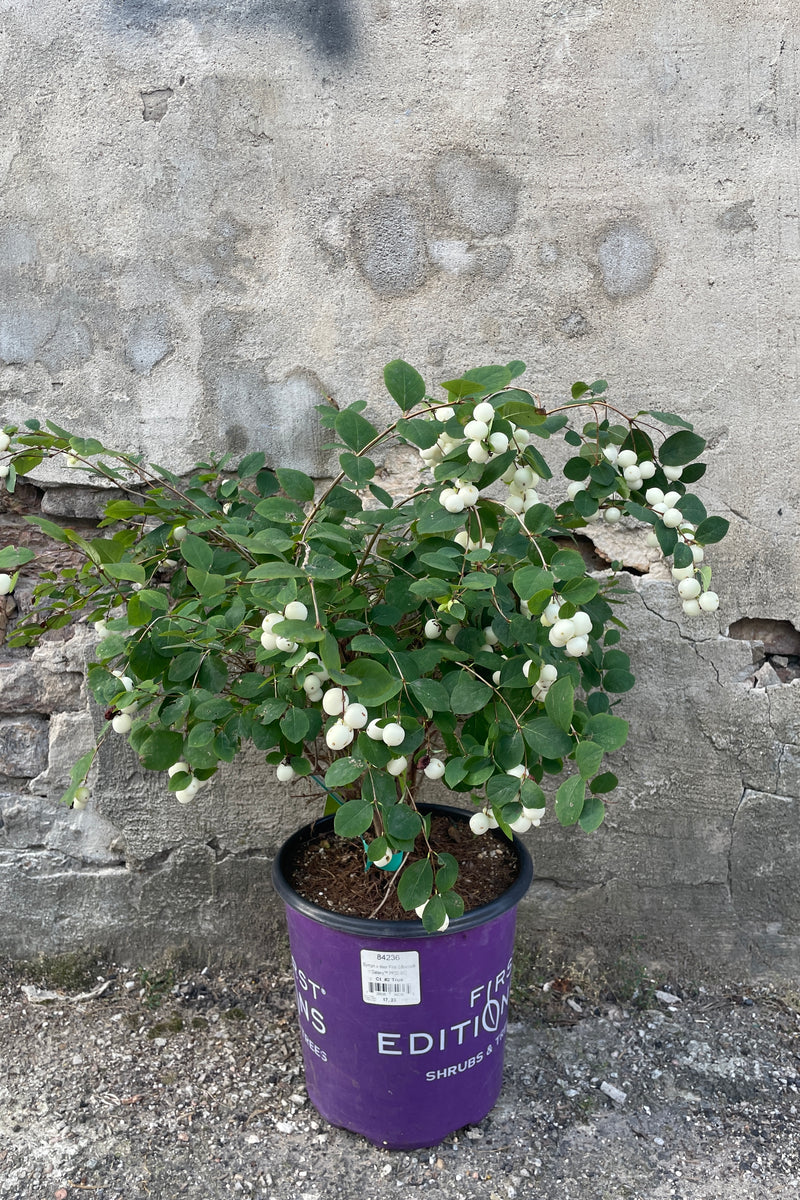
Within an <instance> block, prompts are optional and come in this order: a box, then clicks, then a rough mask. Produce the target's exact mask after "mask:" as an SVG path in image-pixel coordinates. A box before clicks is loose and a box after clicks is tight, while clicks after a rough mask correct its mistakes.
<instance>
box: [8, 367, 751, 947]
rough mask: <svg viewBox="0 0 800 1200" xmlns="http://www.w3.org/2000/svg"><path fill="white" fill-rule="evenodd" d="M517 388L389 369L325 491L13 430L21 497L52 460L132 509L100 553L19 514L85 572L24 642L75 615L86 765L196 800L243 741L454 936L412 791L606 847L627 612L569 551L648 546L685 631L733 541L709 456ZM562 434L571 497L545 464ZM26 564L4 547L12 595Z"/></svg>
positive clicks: (40, 614) (452, 890)
mask: <svg viewBox="0 0 800 1200" xmlns="http://www.w3.org/2000/svg"><path fill="white" fill-rule="evenodd" d="M523 370H524V364H523V363H520V362H512V363H509V364H508V366H491V367H482V368H478V369H476V370H472V371H468V372H467V373H466V374H465V375H464V376H463V377H461V378H459V379H454V380H450V381H448V382H446V383H444V384H443V385H442V387H443V394H441V393H440V394H439V395H438V396H433V395H431V394H429V392H428V391H427V389H426V386H425V383H424V382H423V380H422V378H421V377H420V375H419V374H418V373H417V372H416V371H415V370H414V369H413V368H412V367H411V366H409V365H408V364H407V363H405V362H403V361H401V360H396V361H394V362H391V363H390V364H389V365H388V366H387V368H386V370H385V382H386V386H387V388H388V391H389V393H390V395H391V396H392V398H393V399H394V401H395V402H396V404H397V406H398V408H399V410H400V412H399V416H398V418H397V419H396V420H395V421H393V422H392V423H391V424H390V425H389V426H388V428H386V429H384V430H382V431H379V430H378V429H377V428H376V427H375V426H374V425H373V424H372V423H371V422H370V421H369V420H368V419H367V417H365V416H364V413H363V410H364V408H365V405H364V404H363V403H361V402H359V403H355V404H351V405H349V406H348V407H347V408H344V409H339V408H338V407H336V406H334V405H331V404H325V405H322V406H320V410H319V412H320V420H321V422H322V424H323V426H325V427H326V428H327V429H328V430H329V432H330V438H331V441H332V443H333V446H334V448H335V450H336V452H337V455H338V464H339V473H338V474H337V475H336V477H335V478H334V479H333V480H332V481H331V482H329V483H326V484H324V485H323V486H321V487H320V486H316V485H315V483H314V481H313V480H312V479H310V478H309V477H308V476H307V475H305V474H304V473H303V472H301V471H298V470H295V469H293V468H291V467H275V468H274V469H273V468H271V467H269V466H268V465H267V458H266V456H265V454H264V453H261V452H256V453H251V454H248V455H247V456H246V457H245V458H244V459H243V460H242V461H241V462H240V463H239V464H238V466H232V465H231V464H230V463H229V462H228V461H227V460H225V459H223V460H220V461H209V462H205V463H200V464H199V465H198V466H197V467H196V468H195V469H194V471H193V473H192V474H191V477H190V478H188V479H183V480H182V479H180V478H179V477H178V476H176V475H175V474H173V473H172V472H170V471H169V470H167V469H165V468H163V467H159V466H154V465H146V464H145V463H144V461H143V460H142V459H141V458H140V457H138V456H136V455H132V454H126V453H119V452H117V451H113V450H110V449H108V448H107V447H105V446H103V445H102V444H101V443H100V442H98V441H97V440H95V439H93V438H84V437H76V436H75V435H73V434H72V433H70V432H68V431H67V430H64V429H61V428H59V427H57V426H55V425H53V424H52V423H51V422H47V423H46V426H45V427H42V426H41V425H40V424H39V423H38V422H37V421H29V422H27V423H26V426H25V427H24V428H12V427H10V426H9V427H7V429H6V432H3V433H0V451H1V452H0V474H2V476H4V478H5V482H6V486H7V487H8V488H9V490H13V488H14V486H15V481H16V479H17V478H18V477H19V476H21V475H27V474H29V473H31V472H33V471H35V470H36V468H37V467H38V466H39V465H40V464H41V463H42V461H43V460H44V459H51V460H52V459H54V460H60V461H62V462H63V463H65V464H69V465H70V466H71V467H73V468H74V469H76V470H78V471H80V472H87V473H89V474H90V475H91V477H92V479H93V480H98V479H100V480H102V481H105V482H106V483H108V484H111V485H113V486H114V487H115V488H117V489H118V494H117V496H116V497H115V498H114V499H112V500H111V502H110V503H109V504H108V506H107V508H106V510H105V517H104V520H103V521H102V522H101V525H100V528H99V529H98V530H97V536H94V537H84V536H83V535H81V534H80V533H78V532H76V531H74V530H72V529H68V528H62V527H61V526H60V525H57V524H55V523H53V522H51V521H48V520H45V519H44V518H42V517H39V516H31V517H29V518H27V519H28V520H30V521H31V522H32V523H33V524H35V525H37V526H38V527H39V529H40V530H42V531H43V532H44V533H45V534H47V535H49V536H50V537H51V538H52V539H53V540H55V541H56V542H61V543H64V545H65V546H66V547H68V548H70V549H71V550H73V551H74V552H75V557H74V565H71V566H68V567H66V568H64V569H62V570H61V571H59V572H57V573H56V572H52V571H44V572H42V573H40V576H39V582H38V584H37V586H36V588H35V592H34V597H35V599H34V603H33V606H32V608H31V610H30V611H29V612H28V613H27V614H26V615H25V616H24V617H23V618H22V619H21V620H20V621H19V623H18V624H17V625H16V627H15V629H14V631H13V635H12V637H11V639H10V640H11V642H12V644H13V645H16V646H23V645H28V644H31V643H35V642H36V641H37V640H38V639H39V638H41V637H42V635H44V634H45V633H46V632H47V631H48V630H52V629H56V628H58V627H60V626H64V625H66V624H68V623H70V622H72V621H73V620H75V619H76V618H77V617H79V616H83V617H85V618H88V620H90V621H92V622H93V623H94V628H95V630H96V632H97V634H98V639H99V640H98V643H97V646H96V651H95V656H94V661H93V662H92V663H91V665H90V666H89V668H88V679H89V684H90V687H91V690H92V692H93V694H94V696H95V698H96V699H97V700H98V701H99V703H100V704H101V705H102V707H103V708H104V709H105V710H106V719H107V725H106V729H105V730H104V732H103V734H102V735H101V738H100V740H99V742H98V748H99V745H100V743H102V741H103V740H104V738H105V737H106V736H109V737H114V736H121V737H125V738H127V739H128V740H129V742H130V744H131V746H132V747H133V749H134V750H135V751H136V752H137V754H138V755H139V757H140V759H141V762H142V764H143V765H144V766H145V767H146V768H149V769H151V770H154V771H163V772H164V773H165V784H164V786H165V789H168V790H169V792H170V793H172V794H173V795H174V797H175V800H176V801H177V802H179V803H184V804H188V803H191V801H192V800H193V799H194V797H195V796H196V795H197V793H198V791H199V790H200V789H201V788H202V787H204V786H205V785H206V784H207V783H208V781H209V780H210V779H212V778H213V777H214V775H215V774H216V772H217V771H218V770H220V769H221V768H222V767H223V766H224V764H225V763H229V762H231V761H232V760H233V759H234V758H235V757H236V754H237V752H238V751H239V749H240V748H241V747H242V746H243V745H244V744H245V743H246V742H253V743H254V744H255V746H256V747H257V748H258V749H259V750H260V751H262V752H263V753H264V755H265V758H266V762H267V763H271V764H272V766H273V768H274V771H275V775H276V777H277V780H278V781H279V782H280V783H281V784H284V785H288V784H291V783H292V781H294V780H296V779H298V778H301V777H311V779H312V780H314V781H316V783H317V784H318V785H319V788H320V794H321V795H324V796H325V797H326V801H327V804H328V806H329V810H333V811H335V822H334V824H335V829H336V831H337V832H338V833H339V834H341V835H342V836H343V837H345V838H353V839H356V843H357V844H363V848H364V855H365V864H366V865H367V866H368V867H370V866H371V867H374V868H377V869H383V870H386V871H390V872H392V875H393V876H394V875H395V873H396V883H397V890H398V896H399V899H400V901H401V903H402V904H403V906H404V907H405V908H406V909H407V910H408V911H409V912H410V911H412V910H414V909H416V910H417V912H418V913H419V914H420V915H421V916H422V919H423V922H424V924H425V927H426V928H427V929H429V930H431V931H434V930H437V929H442V928H445V927H446V925H447V923H448V921H449V920H450V918H452V917H454V916H457V915H458V914H459V913H460V912H461V911H462V908H463V905H462V902H461V899H460V897H459V895H458V863H457V862H456V861H455V859H454V858H453V857H452V856H451V855H449V854H447V853H445V852H439V851H438V850H437V848H436V845H435V844H434V843H433V842H432V840H431V822H430V818H429V816H427V815H425V814H424V813H423V812H421V811H420V809H419V807H418V798H419V794H420V786H421V784H423V782H424V780H425V779H431V780H439V781H441V782H442V783H443V784H444V785H445V786H446V787H447V788H449V790H450V791H451V792H454V793H456V795H457V796H458V798H459V799H460V800H461V801H462V802H466V803H467V804H468V805H469V804H472V805H473V806H474V808H475V812H474V814H473V816H472V818H471V821H470V825H471V827H472V830H473V832H474V833H475V834H476V835H480V834H483V833H485V831H486V830H487V829H489V828H491V827H495V828H496V827H498V826H499V827H500V829H501V830H502V831H503V832H504V833H506V834H509V835H510V834H511V833H513V832H520V833H521V832H525V831H527V830H528V829H530V828H531V826H536V825H538V824H539V823H540V821H541V820H542V816H543V814H544V812H545V809H546V807H547V804H548V802H549V801H550V799H551V792H552V793H554V795H553V796H552V801H553V806H554V809H555V815H556V817H557V819H558V820H559V821H560V822H561V823H562V824H563V825H573V824H576V823H577V824H579V825H580V826H581V827H582V828H583V829H584V830H586V831H591V830H594V829H596V828H597V827H598V826H599V825H600V823H601V822H602V820H603V816H604V813H605V808H606V802H607V798H608V795H609V793H611V792H612V791H613V789H614V788H615V786H616V784H617V778H616V776H615V775H614V774H613V773H612V771H611V770H609V769H608V767H607V765H606V755H607V754H610V753H611V752H613V751H615V750H617V749H619V748H620V747H621V746H622V745H623V744H624V742H625V740H626V737H627V734H628V724H627V722H626V721H625V720H623V718H622V717H620V716H618V715H616V714H615V712H614V705H615V702H616V699H617V697H619V695H620V694H622V693H625V692H627V691H629V689H630V688H632V687H633V685H634V677H633V675H632V674H631V670H630V662H629V659H628V656H627V654H626V653H625V652H624V650H623V649H621V647H620V641H621V634H622V631H623V630H624V628H625V626H624V623H623V621H622V619H621V618H620V616H619V615H618V613H619V611H620V610H619V605H620V603H621V602H622V599H623V595H622V594H621V592H620V589H619V584H618V580H617V576H616V573H615V570H614V569H613V567H612V570H610V571H608V572H600V573H597V572H594V571H592V570H591V569H590V568H589V567H587V564H586V561H585V560H584V557H583V556H582V555H581V553H580V551H579V548H578V546H579V541H578V538H577V537H576V535H579V534H580V531H581V530H584V529H585V528H586V526H588V525H590V524H592V523H593V522H598V521H607V522H610V523H612V524H613V523H615V522H618V521H620V520H621V519H622V518H623V517H625V518H633V520H634V521H637V522H643V523H645V524H646V525H648V526H649V527H650V532H649V534H648V538H649V540H650V541H651V542H652V543H653V544H657V545H658V546H659V547H660V549H661V551H662V552H663V554H664V555H665V556H666V557H667V558H668V559H671V561H672V563H673V567H672V573H673V575H674V576H675V579H676V581H677V588H678V597H676V604H682V607H683V611H684V612H685V613H686V614H688V615H690V616H698V617H699V616H702V615H703V614H704V613H710V612H713V611H714V610H715V609H716V607H717V605H718V599H717V596H716V594H715V592H713V591H711V590H710V587H709V584H710V579H711V572H710V568H709V567H708V565H707V564H706V562H705V547H706V546H707V545H708V544H709V543H713V542H716V541H718V540H719V539H720V538H721V537H722V536H723V535H724V534H725V532H726V529H727V522H726V521H725V520H723V519H721V518H719V517H716V516H709V515H708V514H707V513H706V509H705V508H704V506H703V504H702V502H701V500H700V499H699V498H698V497H697V496H696V495H695V494H693V493H692V492H691V491H690V490H689V488H690V487H691V485H692V484H693V483H695V482H696V481H697V480H699V479H700V478H701V476H702V475H703V473H704V471H705V466H704V464H702V463H701V462H698V461H697V460H698V457H699V456H700V455H701V454H702V452H703V450H704V448H705V442H704V440H703V438H702V437H700V436H699V435H698V434H697V433H695V432H694V430H693V428H692V426H691V425H690V424H689V423H688V422H686V421H684V420H683V419H681V418H679V417H677V416H674V415H672V414H670V413H664V412H657V411H639V412H636V413H635V414H633V415H626V414H625V413H623V412H622V411H621V410H620V409H619V408H618V407H617V406H616V405H615V404H612V403H610V401H609V400H608V393H607V386H606V383H605V382H604V381H602V380H600V381H597V382H595V383H593V384H591V385H587V384H585V383H579V384H576V385H575V386H574V387H573V389H572V396H571V399H570V400H569V402H568V403H566V404H564V405H560V406H558V407H555V408H551V409H550V411H546V409H545V408H544V407H542V405H541V404H540V403H539V402H538V400H537V399H536V397H535V396H534V395H532V393H531V392H529V391H528V390H526V389H524V388H522V387H520V386H516V385H515V384H514V383H513V381H514V380H515V379H516V378H517V377H518V376H519V375H520V374H521V373H522V372H523ZM570 418H577V422H576V421H575V420H573V421H570ZM556 435H561V436H563V439H564V441H565V442H566V444H567V447H568V450H569V455H568V457H567V459H566V463H565V465H564V466H563V475H564V476H565V477H566V487H565V488H561V487H559V486H558V485H557V484H556V482H555V481H554V479H553V472H552V470H551V468H550V466H548V463H547V460H546V458H545V454H544V451H546V449H547V446H548V442H549V441H550V440H551V439H553V438H555V437H556ZM398 442H399V443H403V444H405V445H407V446H412V447H416V449H417V450H418V452H419V457H420V459H421V471H420V478H419V482H418V484H417V486H416V487H414V489H413V490H412V491H410V492H407V491H404V492H403V493H402V494H400V495H395V494H392V493H391V492H390V491H389V490H386V489H384V488H383V487H382V486H380V485H379V484H378V483H377V482H376V475H377V471H378V463H379V462H380V461H381V460H382V461H384V462H388V463H390V462H391V459H390V458H389V457H387V451H388V450H389V449H390V448H391V446H392V445H393V444H396V443H398ZM561 460H562V461H563V454H562V456H561ZM32 557H33V555H32V554H31V553H30V551H27V550H25V549H22V550H17V549H14V548H12V547H9V548H7V549H6V550H4V551H2V554H0V568H2V571H3V573H2V574H0V592H5V593H7V592H8V591H10V590H12V589H13V588H14V586H15V584H16V580H17V574H11V573H10V572H12V571H16V570H17V569H18V568H19V567H20V566H22V565H23V564H24V563H25V562H27V561H29V560H30V559H31V558H32ZM96 754H97V748H96V749H95V750H94V751H92V752H91V753H89V754H87V755H85V756H84V757H83V758H81V760H80V761H79V762H78V763H76V765H75V768H74V771H73V782H72V787H71V788H70V789H69V791H68V792H67V793H66V796H65V797H64V799H65V801H66V802H68V803H70V804H72V805H73V806H74V807H76V808H81V807H85V805H86V804H87V803H88V801H89V791H88V786H87V776H88V774H89V770H90V768H91V766H92V763H93V760H94V757H95V755H96ZM550 777H553V778H554V783H553V786H552V787H550V786H548V779H549V778H550ZM412 853H413V858H411V859H409V856H410V855H412Z"/></svg>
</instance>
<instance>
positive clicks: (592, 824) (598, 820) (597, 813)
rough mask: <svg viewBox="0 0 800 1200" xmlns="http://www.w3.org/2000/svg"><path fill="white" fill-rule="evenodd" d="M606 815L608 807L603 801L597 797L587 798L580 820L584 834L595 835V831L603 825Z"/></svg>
mask: <svg viewBox="0 0 800 1200" xmlns="http://www.w3.org/2000/svg"><path fill="white" fill-rule="evenodd" d="M605 815H606V806H605V804H603V801H602V800H598V798H597V796H594V795H593V796H587V797H586V799H585V801H584V803H583V808H582V809H581V815H580V817H579V818H578V821H579V823H580V827H581V829H582V830H583V832H584V833H594V831H595V829H599V827H600V826H601V825H602V824H603V818H604V817H605Z"/></svg>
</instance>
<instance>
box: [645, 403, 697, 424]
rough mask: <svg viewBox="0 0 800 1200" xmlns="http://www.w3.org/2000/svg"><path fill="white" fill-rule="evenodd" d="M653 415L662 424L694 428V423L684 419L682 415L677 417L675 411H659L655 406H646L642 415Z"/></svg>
mask: <svg viewBox="0 0 800 1200" xmlns="http://www.w3.org/2000/svg"><path fill="white" fill-rule="evenodd" d="M648 415H649V416H651V417H655V419H656V420H657V421H660V422H661V423H662V425H680V426H682V428H683V429H694V425H692V424H691V422H690V421H684V419H683V417H677V416H676V415H675V413H670V412H660V411H659V410H658V409H657V408H648V409H647V410H646V412H645V413H643V416H648Z"/></svg>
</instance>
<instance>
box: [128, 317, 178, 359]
mask: <svg viewBox="0 0 800 1200" xmlns="http://www.w3.org/2000/svg"><path fill="white" fill-rule="evenodd" d="M171 349H172V341H171V338H170V328H169V320H168V318H167V317H166V316H165V315H164V314H163V313H158V312H146V311H145V312H140V313H137V314H136V315H135V316H134V319H133V322H132V324H131V328H130V330H129V332H128V337H127V340H126V342H125V359H126V361H127V363H128V365H129V366H130V367H132V368H133V370H134V371H136V372H137V374H139V375H149V374H150V372H151V371H152V370H153V367H155V366H157V365H158V363H160V362H161V361H162V359H164V358H166V356H167V355H168V354H169V352H170V351H171Z"/></svg>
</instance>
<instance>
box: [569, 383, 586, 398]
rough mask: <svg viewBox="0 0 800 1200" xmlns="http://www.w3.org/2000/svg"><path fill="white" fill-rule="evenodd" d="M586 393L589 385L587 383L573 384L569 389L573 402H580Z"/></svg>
mask: <svg viewBox="0 0 800 1200" xmlns="http://www.w3.org/2000/svg"><path fill="white" fill-rule="evenodd" d="M588 391H589V385H588V383H584V382H583V380H579V381H578V382H577V383H573V385H572V387H571V388H570V389H569V392H570V395H571V396H572V399H573V400H580V398H581V396H585V395H586V393H587V392H588Z"/></svg>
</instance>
